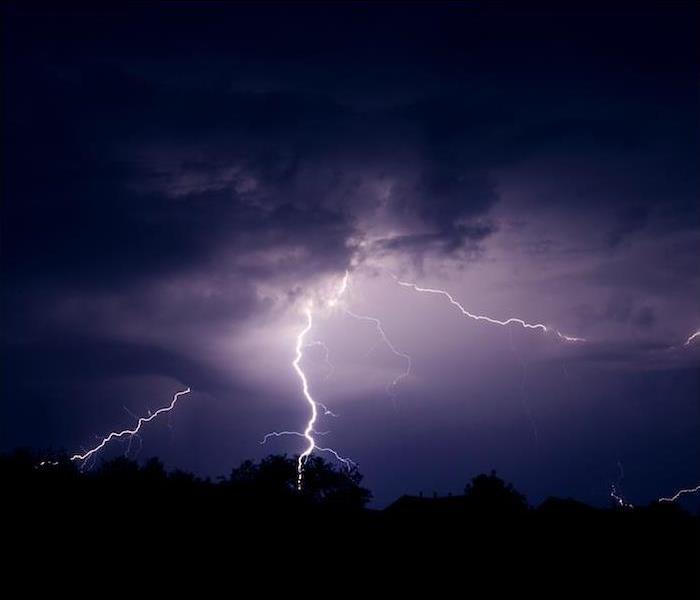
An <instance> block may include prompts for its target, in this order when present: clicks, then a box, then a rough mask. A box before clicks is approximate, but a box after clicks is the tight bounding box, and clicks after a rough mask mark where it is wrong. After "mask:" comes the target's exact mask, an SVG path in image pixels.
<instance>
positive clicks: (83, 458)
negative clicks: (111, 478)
mask: <svg viewBox="0 0 700 600" xmlns="http://www.w3.org/2000/svg"><path fill="white" fill-rule="evenodd" d="M191 391H192V390H191V389H190V388H187V389H185V390H182V391H180V392H175V395H174V396H173V399H172V400H171V402H170V404H168V405H167V406H164V407H162V408H159V409H158V410H157V411H155V412H154V413H151V412H150V411H149V415H148V416H147V417H140V418H139V420H138V421H137V423H136V427H134V428H133V429H124V430H123V431H112V432H111V433H110V434H108V435H106V436H105V437H103V438H102V440H101V441H100V443H99V444H97V446H95V447H94V448H91V449H90V450H88V451H87V452H84V453H83V454H74V455H73V456H71V457H70V458H69V460H71V461H76V460H80V461H86V460H88V459H89V458H90V457H91V456H92V455H93V454H95V453H96V452H99V451H100V450H102V448H104V447H105V446H106V445H107V444H108V443H109V442H111V441H112V440H115V439H117V438H121V437H124V436H129V438H132V437H133V436H135V435H138V433H139V431H141V427H143V425H144V424H145V423H148V422H150V421H152V420H153V419H155V418H156V417H157V416H158V415H161V414H163V413H167V412H170V411H171V410H173V408H175V405H176V404H177V401H178V399H179V398H180V396H184V395H185V394H189V393H190V392H191ZM57 464H58V463H57V462H56V461H46V460H44V461H42V462H40V463H39V466H40V467H42V466H44V465H57Z"/></svg>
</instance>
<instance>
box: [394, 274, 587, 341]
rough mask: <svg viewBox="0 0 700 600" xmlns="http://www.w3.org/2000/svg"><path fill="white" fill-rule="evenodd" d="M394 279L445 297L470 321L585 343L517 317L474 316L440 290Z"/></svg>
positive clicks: (581, 339) (582, 339)
mask: <svg viewBox="0 0 700 600" xmlns="http://www.w3.org/2000/svg"><path fill="white" fill-rule="evenodd" d="M395 279H396V283H398V284H399V285H401V286H403V287H408V288H412V289H413V290H415V291H416V292H422V293H426V294H439V295H441V296H445V298H447V299H448V300H449V301H450V304H452V305H453V306H456V307H457V308H458V309H459V310H460V312H461V313H462V314H463V315H464V316H465V317H468V318H470V319H473V320H475V321H486V322H487V323H491V324H493V325H501V326H502V327H506V326H508V325H520V326H521V327H523V328H524V329H539V330H540V331H542V332H544V333H550V332H551V333H554V334H555V335H556V336H557V337H558V338H559V339H560V340H563V341H565V342H585V341H586V339H585V338H581V337H576V336H572V335H564V334H563V333H561V332H560V331H557V330H556V329H552V328H550V327H547V326H546V325H544V324H543V323H528V322H527V321H523V320H522V319H520V318H518V317H509V318H508V319H506V320H504V321H501V320H499V319H494V318H493V317H489V316H486V315H475V314H473V313H471V312H469V311H468V310H467V309H466V308H464V306H462V305H461V304H460V303H459V302H457V300H455V299H454V298H453V297H452V296H451V295H450V293H449V292H447V291H445V290H440V289H434V288H424V287H419V286H418V285H416V284H415V283H409V282H407V281H400V280H399V279H397V278H396V277H395Z"/></svg>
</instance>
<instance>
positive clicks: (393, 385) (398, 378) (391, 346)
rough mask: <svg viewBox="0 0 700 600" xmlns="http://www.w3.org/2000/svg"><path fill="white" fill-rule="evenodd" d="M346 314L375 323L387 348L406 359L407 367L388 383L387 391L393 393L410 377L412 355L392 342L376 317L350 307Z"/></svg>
mask: <svg viewBox="0 0 700 600" xmlns="http://www.w3.org/2000/svg"><path fill="white" fill-rule="evenodd" d="M345 314H346V315H348V316H350V317H352V318H353V319H357V320H358V321H366V322H369V323H372V324H374V327H375V329H376V330H377V333H378V334H379V337H380V338H381V339H382V341H383V342H384V344H386V346H387V348H389V350H390V351H391V352H392V353H393V354H394V355H395V356H398V357H399V358H401V359H403V360H404V361H406V369H405V370H404V371H403V372H402V373H399V375H397V376H396V377H395V378H394V379H393V381H392V382H391V383H389V384H388V385H387V391H388V392H389V393H392V392H393V391H394V390H395V389H396V386H397V385H398V384H399V382H400V381H401V380H402V379H404V378H406V377H408V376H409V375H410V374H411V366H412V362H411V357H410V356H409V355H408V354H406V353H405V352H402V351H401V350H398V349H397V348H396V346H394V344H393V343H392V341H391V340H390V339H389V336H387V334H386V331H384V327H383V326H382V322H381V321H380V320H379V319H377V318H376V317H369V316H367V315H358V314H357V313H354V312H353V311H351V310H350V309H347V308H346V309H345Z"/></svg>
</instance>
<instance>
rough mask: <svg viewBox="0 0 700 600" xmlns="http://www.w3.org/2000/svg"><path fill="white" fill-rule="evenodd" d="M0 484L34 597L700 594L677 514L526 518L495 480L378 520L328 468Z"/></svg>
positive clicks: (12, 474)
mask: <svg viewBox="0 0 700 600" xmlns="http://www.w3.org/2000/svg"><path fill="white" fill-rule="evenodd" d="M0 478H1V480H2V484H3V487H2V489H3V496H4V502H3V504H4V507H5V508H4V510H3V521H4V526H3V530H4V531H3V538H4V540H3V546H4V548H5V550H6V555H7V556H8V558H7V559H6V560H5V567H6V573H7V574H8V575H10V577H12V576H20V577H22V578H23V581H24V583H23V585H24V586H25V587H24V588H23V589H25V590H28V589H31V586H34V585H36V586H40V587H43V586H48V588H49V591H52V592H54V593H55V594H58V593H59V590H60V593H61V594H63V593H64V590H63V589H61V585H63V584H66V582H68V583H69V584H70V585H71V588H70V589H71V590H73V591H74V592H75V593H74V594H73V595H78V596H80V595H83V594H81V593H78V592H77V588H74V587H73V586H75V585H78V587H81V586H82V585H85V583H86V582H87V581H89V582H91V583H90V585H88V586H87V587H86V589H87V590H88V591H91V592H92V593H93V595H98V596H99V595H102V594H105V593H107V592H109V594H110V595H111V594H112V593H119V592H120V590H121V592H122V593H126V594H131V593H132V592H133V591H134V588H132V586H136V588H137V589H138V592H139V595H141V594H142V593H143V592H144V591H145V590H146V589H155V590H156V591H157V592H158V593H159V595H163V594H166V593H167V594H170V593H173V592H177V593H178V595H180V594H181V593H182V594H184V593H189V592H186V591H185V589H184V587H183V589H181V590H178V588H179V587H180V586H181V585H182V586H189V585H192V581H193V580H195V581H196V582H197V586H198V588H196V589H195V591H196V592H197V591H198V595H204V596H209V595H212V594H214V593H217V595H218V593H219V591H213V590H215V589H218V588H217V586H219V584H221V585H224V586H225V592H224V593H226V594H227V595H234V596H236V595H241V596H243V597H254V596H267V595H268V594H269V593H272V591H273V590H283V591H286V592H288V593H290V594H292V593H293V595H297V593H301V594H306V595H309V596H335V595H344V594H345V593H349V592H350V591H351V590H353V591H357V590H360V591H361V593H363V594H372V595H374V594H375V593H378V592H380V591H381V590H384V592H383V593H387V592H391V593H392V596H393V595H398V594H402V595H405V594H411V595H412V596H413V595H415V594H420V595H425V596H429V597H431V598H432V597H442V596H447V595H448V594H449V595H450V596H465V595H466V596H469V595H475V596H476V597H483V596H484V595H488V596H497V597H498V596H500V595H502V594H504V593H508V594H513V593H518V594H523V595H528V596H529V595H532V594H535V595H544V594H547V595H549V594H556V595H557V596H562V597H566V598H568V597H572V596H578V595H579V594H580V593H582V592H583V593H587V594H595V595H596V597H609V596H611V595H617V596H619V597H621V598H627V597H630V596H632V595H637V594H642V595H644V596H645V597H646V596H648V595H650V594H655V595H661V596H662V597H664V598H670V597H672V596H674V595H677V594H684V595H686V596H687V597H698V596H697V591H698V590H700V586H699V585H698V578H699V577H700V550H699V544H698V540H699V539H700V520H699V519H698V517H697V516H692V515H690V514H689V513H687V512H685V511H683V510H682V509H681V508H679V507H678V506H675V505H672V504H653V505H650V506H646V507H639V508H634V509H631V508H629V509H622V508H616V509H615V508H611V509H606V510H603V509H596V508H591V507H589V506H586V505H584V504H581V503H578V502H575V501H573V500H558V499H549V500H547V501H545V502H544V503H542V504H541V505H540V506H538V507H536V508H532V507H529V506H528V505H527V504H526V502H525V499H524V497H523V496H521V495H520V494H519V493H518V492H517V491H515V490H514V489H513V488H512V487H511V486H508V485H506V484H505V483H504V482H503V481H501V480H500V479H499V478H498V477H496V476H495V474H491V475H480V476H479V477H476V478H474V479H473V480H472V483H471V484H470V485H468V486H467V488H466V489H465V494H464V495H463V496H455V497H448V498H437V499H433V498H430V499H428V498H417V497H404V498H401V499H399V500H398V501H397V502H395V503H394V504H393V505H391V506H390V507H388V508H386V509H384V510H382V511H375V510H369V509H366V508H365V504H366V503H367V501H368V500H369V499H370V497H371V494H370V493H369V491H368V490H366V489H364V488H362V487H361V485H360V481H361V476H360V475H359V474H358V473H351V474H349V475H348V474H346V473H340V472H339V471H337V470H335V469H334V468H332V467H330V466H329V465H328V464H327V463H324V462H323V461H322V460H320V459H314V460H313V461H311V462H310V463H309V465H308V466H307V471H306V474H305V487H304V489H303V491H302V492H301V493H300V492H298V491H297V490H296V487H295V483H296V479H295V478H296V471H295V461H294V460H293V459H290V458H287V457H269V458H268V459H266V460H264V461H262V462H261V463H260V464H257V465H256V464H252V463H244V464H243V465H242V466H241V467H240V468H238V469H234V470H233V471H232V473H231V475H230V476H229V477H228V478H221V479H220V480H219V481H217V482H211V481H207V480H200V479H198V478H196V477H194V476H192V475H191V474H187V473H183V472H179V471H175V472H173V473H166V472H165V470H164V469H163V468H162V465H161V464H160V463H159V462H158V461H157V460H152V461H149V462H148V463H146V464H145V465H144V466H143V467H139V466H138V465H137V464H136V463H135V462H133V461H129V460H125V459H117V460H115V461H111V462H109V463H105V464H103V465H102V466H101V467H100V468H99V469H96V470H93V471H91V472H89V473H80V472H79V471H78V470H77V469H76V467H75V465H73V464H72V463H70V462H68V461H65V460H64V461H61V462H60V463H59V464H58V465H55V466H53V465H45V466H43V467H38V466H37V458H36V457H34V456H31V455H30V454H26V453H18V454H14V455H12V456H4V457H1V458H0ZM10 565H11V566H12V568H11V569H10V568H8V567H9V566H10ZM25 573H26V574H30V577H29V579H26V577H27V575H26V574H25ZM31 574H33V575H31ZM66 576H68V579H66ZM144 577H145V579H144ZM6 581H7V579H6ZM92 582H94V583H92ZM137 582H138V583H137ZM154 583H155V584H157V586H156V588H152V587H151V586H153V585H154ZM27 584H29V585H30V588H27V587H26V585H27ZM210 585H213V588H212V589H209V586H210ZM52 586H56V587H55V589H51V588H52ZM91 586H92V587H91ZM188 589H189V588H188ZM244 589H245V593H243V590H244ZM6 597H8V596H6Z"/></svg>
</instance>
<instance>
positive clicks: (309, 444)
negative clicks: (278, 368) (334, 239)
mask: <svg viewBox="0 0 700 600" xmlns="http://www.w3.org/2000/svg"><path fill="white" fill-rule="evenodd" d="M349 281H350V271H348V270H346V271H345V274H344V276H343V278H342V280H341V282H340V285H339V286H338V289H337V290H336V291H335V293H334V294H333V296H332V297H331V298H330V299H329V300H328V302H327V305H328V306H329V307H331V308H335V307H336V306H338V305H339V303H340V301H341V298H342V297H343V295H344V294H345V292H346V291H347V289H348V285H349ZM312 308H313V304H312V303H311V302H308V304H307V305H306V307H305V308H304V315H305V316H306V325H305V327H304V328H303V329H302V330H301V331H300V332H299V334H298V335H297V338H296V346H295V356H294V360H293V361H292V367H293V369H294V371H295V373H296V374H297V377H298V378H299V381H300V382H301V389H302V394H303V396H304V399H305V400H306V402H307V404H308V405H309V407H310V409H311V415H310V416H309V420H308V421H307V422H306V429H304V431H303V432H299V431H272V432H270V433H268V434H266V435H265V437H264V438H263V439H262V441H261V442H260V443H261V444H266V443H267V441H268V440H269V439H270V438H273V437H283V436H294V437H301V438H303V439H305V440H306V448H305V449H304V451H303V452H302V453H301V454H300V455H299V458H298V460H297V489H298V490H301V488H302V484H303V479H304V464H305V463H306V460H307V459H308V457H309V456H310V455H311V453H312V452H313V451H314V450H316V451H318V452H326V453H328V454H330V455H332V456H333V457H334V458H335V459H336V460H338V461H339V462H340V463H342V464H343V465H345V466H346V467H347V468H352V467H354V466H355V463H354V462H353V461H352V460H350V459H349V458H346V457H344V456H341V455H340V454H339V453H338V452H337V451H336V450H334V449H333V448H326V447H321V446H318V445H317V444H316V439H315V438H314V434H316V435H319V434H320V433H319V432H318V431H316V430H315V425H316V421H317V420H318V416H319V409H321V410H322V411H323V415H324V416H325V415H328V416H332V417H337V416H338V415H336V414H335V413H334V412H333V411H331V410H329V409H328V408H327V407H326V406H325V404H322V403H321V402H319V401H318V400H316V399H314V397H313V396H312V395H311V391H310V388H309V381H308V378H307V377H306V373H304V370H303V369H302V368H301V360H302V358H303V356H304V349H305V348H308V347H310V346H315V345H319V346H322V347H323V348H324V349H325V351H326V357H325V361H326V364H328V365H329V367H330V369H331V372H332V368H333V366H332V365H331V364H330V361H329V359H328V354H329V352H328V347H327V346H326V345H325V344H324V343H323V342H319V341H314V342H310V343H305V341H304V340H305V338H306V336H307V334H308V333H309V331H311V328H312V327H313V311H312ZM343 311H344V312H345V313H346V314H347V315H349V316H350V317H352V318H354V319H357V320H360V321H366V322H370V323H372V324H373V325H374V326H375V328H376V330H377V332H378V333H379V336H380V337H381V339H382V341H383V342H384V343H385V344H386V345H387V347H388V348H389V349H390V350H391V352H392V353H393V354H394V355H396V356H399V357H401V358H402V359H403V360H405V361H406V370H405V371H404V372H403V373H400V374H399V375H398V376H397V377H395V378H394V380H393V381H392V382H391V383H390V384H389V385H388V386H387V387H388V388H389V389H391V390H394V389H395V388H396V386H397V385H398V384H399V382H400V381H401V380H402V379H403V378H404V377H407V376H408V375H409V374H410V372H411V357H410V356H409V355H408V354H406V353H404V352H401V351H400V350H398V349H397V348H396V346H394V344H393V343H392V342H391V340H390V339H389V337H388V336H387V334H386V332H385V331H384V327H383V326H382V323H381V321H380V320H379V319H377V318H376V317H369V316H366V315H358V314H356V313H354V312H352V311H351V310H349V309H347V308H343ZM329 375H330V373H329Z"/></svg>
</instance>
